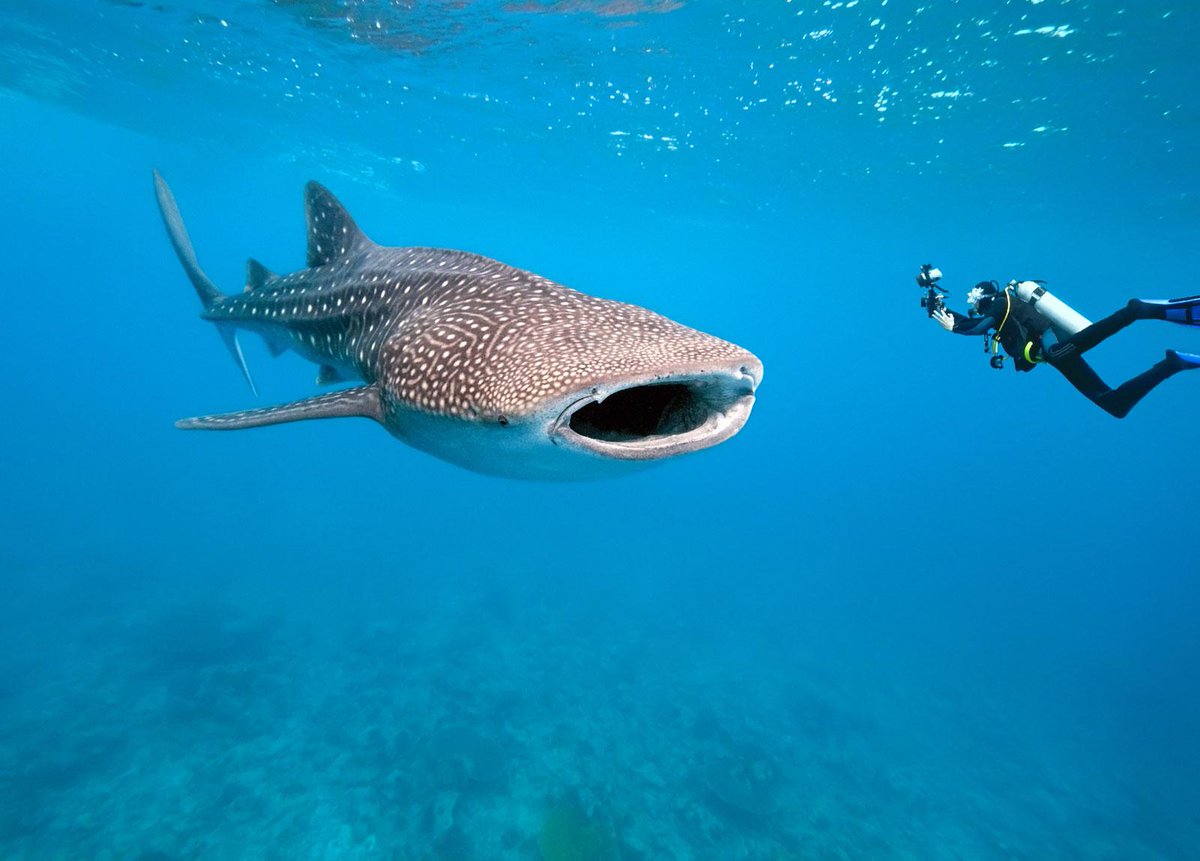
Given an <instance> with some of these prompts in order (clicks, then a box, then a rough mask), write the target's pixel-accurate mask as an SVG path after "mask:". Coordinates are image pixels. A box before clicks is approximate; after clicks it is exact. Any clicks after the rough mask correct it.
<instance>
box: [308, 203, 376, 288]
mask: <svg viewBox="0 0 1200 861" xmlns="http://www.w3.org/2000/svg"><path fill="white" fill-rule="evenodd" d="M304 214H305V217H306V218H307V219H308V266H309V268H312V267H314V266H324V265H325V264H326V263H330V262H332V261H336V260H341V259H343V258H345V257H348V256H350V255H351V254H353V253H354V252H355V251H357V250H359V249H360V248H362V247H363V246H364V245H366V244H370V242H371V240H370V239H368V238H367V236H366V234H365V233H363V232H362V231H361V230H359V229H358V225H357V224H355V223H354V219H353V218H351V217H350V213H349V212H347V211H346V207H344V206H342V205H341V204H340V203H339V202H338V199H337V198H336V197H334V196H333V195H332V194H331V193H330V191H329V189H327V188H326V187H325V186H323V185H321V184H320V183H319V182H310V183H309V184H308V185H306V186H305V187H304Z"/></svg>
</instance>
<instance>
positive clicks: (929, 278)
mask: <svg viewBox="0 0 1200 861" xmlns="http://www.w3.org/2000/svg"><path fill="white" fill-rule="evenodd" d="M941 280H942V270H941V269H938V268H937V267H936V266H934V265H933V264H932V263H926V264H925V265H924V266H922V267H921V271H920V272H919V273H918V274H917V286H918V287H922V288H924V289H925V291H926V293H925V295H924V296H922V297H921V307H922V308H924V309H925V313H926V314H928V315H929V316H930V317H932V316H933V315H934V314H936V313H937V312H938V311H940V310H941V309H942V308H944V307H945V306H946V301H945V300H946V294H947V293H949V292H950V291H949V290H939V289H938V287H937V283H938V282H939V281H941Z"/></svg>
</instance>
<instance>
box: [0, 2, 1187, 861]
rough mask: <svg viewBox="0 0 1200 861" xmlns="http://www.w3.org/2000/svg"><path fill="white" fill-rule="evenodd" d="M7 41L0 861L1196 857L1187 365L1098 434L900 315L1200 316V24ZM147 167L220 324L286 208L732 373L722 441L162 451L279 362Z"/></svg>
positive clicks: (253, 13)
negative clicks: (656, 328)
mask: <svg viewBox="0 0 1200 861" xmlns="http://www.w3.org/2000/svg"><path fill="white" fill-rule="evenodd" d="M985 6H986V7H987V8H986V9H985V8H984V7H985ZM3 12H4V21H5V26H4V27H3V28H2V29H0V41H2V43H3V51H0V87H2V91H0V132H2V133H0V188H3V207H2V208H0V225H2V227H3V229H2V230H0V235H2V236H3V241H2V244H0V248H2V249H3V254H2V255H0V273H2V278H3V297H4V302H5V307H4V310H3V316H4V320H5V323H4V327H3V328H4V338H3V341H2V345H3V346H2V347H0V350H2V355H3V357H4V365H5V371H6V374H5V406H4V419H5V421H4V423H3V428H2V431H0V433H2V434H3V450H4V452H5V456H4V459H3V468H2V469H0V492H2V496H0V498H2V499H3V500H4V508H5V516H4V518H3V523H4V526H3V535H4V539H3V542H2V543H0V857H3V858H6V859H7V858H12V859H24V858H29V859H42V858H98V859H145V861H150V859H186V858H205V859H207V858H219V859H224V858H330V859H333V858H353V859H358V858H363V859H374V858H382V859H454V858H483V859H493V858H494V859H545V861H564V859H608V858H625V859H660V858H681V859H692V858H695V859H735V858H748V859H785V858H822V859H823V858H922V859H925V858H930V859H933V858H1088V859H1091V858H1108V859H1135V858H1198V857H1200V817H1198V816H1197V810H1200V788H1198V785H1197V783H1196V780H1195V775H1196V774H1197V771H1198V769H1200V691H1198V684H1200V625H1198V624H1197V619H1198V618H1200V586H1198V585H1197V575H1200V565H1198V563H1197V561H1196V552H1197V545H1196V539H1195V529H1196V498H1197V495H1196V482H1197V480H1198V479H1200V475H1198V473H1197V460H1196V454H1195V444H1196V424H1197V421H1198V420H1200V408H1198V407H1200V375H1196V377H1195V378H1193V377H1191V376H1189V375H1181V376H1179V377H1177V378H1175V379H1172V380H1170V381H1168V382H1167V383H1165V384H1164V385H1163V387H1162V388H1161V389H1160V390H1157V391H1155V392H1154V393H1153V394H1151V395H1150V396H1149V397H1148V398H1147V399H1146V400H1145V401H1144V402H1143V403H1142V404H1141V405H1139V406H1138V408H1137V409H1136V410H1135V411H1134V412H1133V414H1132V415H1131V416H1130V417H1129V418H1128V419H1126V420H1124V421H1115V420H1113V419H1111V418H1110V417H1108V416H1107V415H1105V414H1104V413H1102V412H1101V411H1100V410H1098V409H1097V408H1095V407H1094V406H1093V405H1091V404H1090V403H1088V402H1087V401H1086V400H1085V399H1083V398H1082V397H1080V396H1079V395H1078V394H1076V393H1075V392H1074V391H1073V390H1072V389H1071V388H1070V386H1069V385H1068V384H1067V383H1066V382H1065V381H1064V380H1063V379H1062V378H1061V377H1059V376H1058V375H1057V374H1055V373H1054V372H1053V371H1052V370H1050V369H1047V368H1042V369H1038V370H1037V371H1036V372H1034V373H1032V374H1023V375H1020V376H1018V375H1016V374H1014V373H1013V372H1012V370H1011V368H1009V367H1006V368H1005V369H1004V371H1003V372H996V371H993V370H991V369H989V368H988V366H987V362H986V357H985V356H984V354H983V353H982V350H981V345H980V342H979V340H977V339H967V338H951V337H948V336H946V335H945V333H943V332H942V330H941V329H940V328H938V327H937V326H936V325H934V324H933V323H931V322H930V321H929V320H927V318H926V316H925V314H924V312H923V311H922V310H921V308H920V307H918V299H919V296H920V291H918V289H917V288H916V287H915V285H914V283H913V280H912V278H913V275H914V274H915V272H916V270H917V267H918V266H919V265H920V264H921V263H925V262H933V263H934V264H936V265H938V266H940V267H941V268H942V269H943V271H944V272H945V273H946V278H945V281H944V284H945V286H947V287H948V288H950V290H951V291H952V292H951V295H950V297H949V301H950V304H951V305H952V307H956V308H958V309H960V310H962V309H963V298H962V297H963V296H964V295H965V292H966V290H967V289H968V288H969V287H970V286H971V285H972V284H974V283H975V281H978V280H981V279H991V278H995V279H998V280H999V281H1000V282H1001V283H1004V282H1006V281H1007V280H1009V279H1010V278H1014V277H1016V278H1033V277H1036V278H1045V279H1048V282H1049V286H1050V289H1051V290H1052V291H1054V292H1055V293H1056V295H1058V296H1060V297H1061V298H1063V299H1064V300H1065V301H1067V302H1068V303H1069V304H1071V305H1072V306H1074V307H1075V308H1077V309H1078V310H1080V311H1081V312H1082V313H1084V314H1086V315H1087V316H1089V317H1091V318H1093V319H1097V318H1099V317H1101V316H1103V315H1105V314H1107V313H1109V312H1110V311H1112V310H1114V309H1115V308H1117V307H1119V306H1120V305H1121V304H1123V303H1124V302H1125V301H1126V300H1127V299H1128V298H1129V297H1130V296H1143V297H1148V298H1165V297H1168V296H1179V295H1184V294H1188V293H1195V292H1198V288H1197V287H1196V255H1195V252H1196V248H1197V247H1200V246H1198V242H1197V239H1198V229H1197V228H1198V227H1200V199H1198V197H1197V192H1198V175H1197V164H1198V163H1200V161H1198V157H1200V113H1198V111H1197V105H1196V94H1195V82H1196V81H1197V80H1198V79H1200V77H1198V75H1200V61H1198V60H1197V55H1196V53H1195V50H1194V43H1195V40H1196V37H1197V35H1198V34H1200V8H1198V7H1196V6H1195V5H1194V4H1189V3H1184V2H1180V0H1173V2H1160V0H1150V2H1144V3H1143V2H1139V3H1138V4H1121V3H1116V2H1082V0H1075V2H1071V0H1028V2H1025V0H1020V2H1018V0H1009V2H1003V3H1001V2H996V3H992V4H970V3H928V4H922V3H916V2H906V0H857V2H855V0H850V2H836V3H829V2H824V3H822V2H817V0H794V2H788V0H753V2H751V0H745V2H727V3H709V2H679V0H627V2H615V0H614V2H608V0H563V2H553V3H552V2H513V3H501V2H491V0H487V2H461V0H460V2H436V0H431V2H428V3H420V4H407V3H393V2H382V0H380V2H371V0H343V2H330V0H276V2H273V3H267V2H251V0H227V2H218V0H186V2H176V0H162V2H152V0H146V2H139V0H120V2H115V0H114V2H84V0H76V2H49V1H48V0H34V2H25V3H19V4H18V3H4V4H3ZM151 167H157V168H159V169H160V170H161V171H162V172H163V174H164V175H165V176H166V178H167V179H168V181H170V182H171V184H172V186H173V188H174V190H175V193H176V195H177V197H178V199H179V203H180V206H181V209H182V211H183V214H184V217H185V219H186V220H187V222H188V225H189V228H190V230H191V234H192V238H193V241H194V243H195V245H196V249H197V253H198V255H199V258H200V261H201V263H202V264H203V265H204V267H205V268H206V270H207V271H208V273H209V275H210V276H212V277H213V279H214V280H215V281H216V282H217V283H218V284H219V285H221V286H222V287H223V288H224V289H226V290H230V291H233V290H237V289H239V287H240V285H241V284H242V283H243V281H242V279H243V277H244V270H243V267H244V261H245V258H246V257H249V256H253V257H255V258H257V259H260V260H262V261H263V262H264V263H266V264H267V265H268V266H270V267H272V268H273V269H276V270H278V271H287V270H290V269H293V268H298V267H300V266H301V265H302V264H303V247H304V230H303V215H302V207H301V188H302V185H303V183H304V182H305V181H306V180H308V179H317V180H319V181H321V182H323V183H324V184H326V185H328V186H329V187H330V188H331V189H332V190H333V191H334V193H335V194H337V195H338V196H339V197H340V198H341V199H342V201H343V202H344V203H345V204H346V205H347V207H348V208H349V209H350V211H351V212H352V213H353V214H354V216H355V218H356V220H357V221H358V223H359V224H360V225H361V226H362V227H363V228H364V230H365V231H366V232H367V233H368V235H370V236H372V237H373V238H374V239H376V240H377V241H380V242H384V243H387V244H395V245H439V246H447V247H453V248H463V249H467V250H471V251H476V252H480V253H483V254H487V255H489V256H493V257H496V258H499V259H501V260H504V261H505V262H508V263H511V264H514V265H518V266H522V267H525V268H529V269H532V270H534V271H536V272H538V273H540V274H543V275H546V276H548V277H550V278H553V279H555V280H557V281H559V282H562V283H565V284H567V285H569V286H572V287H575V288H577V289H580V290H583V291H585V292H589V293H594V294H598V295H602V296H606V297H610V298H615V299H621V300H625V301H630V302H635V303H638V304H641V305H645V306H648V307H650V308H653V309H655V310H657V311H660V312H662V313H664V314H667V315H668V316H670V317H672V318H674V319H677V320H679V321H681V322H683V323H686V324H689V325H692V326H695V327H697V328H700V329H703V330H705V331H709V332H712V333H713V334H716V335H719V336H721V337H724V338H727V339H729V340H732V341H735V342H737V343H739V344H741V345H743V346H745V347H747V348H749V349H751V350H753V351H754V352H755V353H756V354H757V355H758V356H759V357H760V358H761V359H762V360H763V362H764V365H765V370H766V374H765V379H764V382H763V385H762V387H761V388H760V389H759V398H758V403H757V405H756V406H755V410H754V414H753V416H752V417H751V419H750V421H749V422H748V424H747V425H746V427H745V428H744V429H743V431H742V432H741V433H740V434H739V435H738V436H737V437H735V438H734V439H733V440H731V441H729V442H728V443H726V444H723V445H721V446H719V447H717V448H715V449H713V450H710V451H706V452H703V453H700V454H696V455H692V456H688V457H684V458H681V459H678V460H674V461H671V462H668V463H664V464H661V465H658V466H656V467H654V468H651V469H647V470H646V471H644V472H641V473H639V474H636V475H634V476H632V477H628V478H622V479H618V480H611V481H605V482H596V483H583V484H545V483H521V482H515V481H507V480H500V479H494V478H487V477H482V476H477V475H474V474H471V473H468V472H465V471H463V470H461V469H458V468H455V467H452V466H450V465H447V464H445V463H442V462H440V461H437V460H434V459H432V458H430V457H428V456H426V455H423V454H421V453H418V452H416V451H414V450H411V449H408V448H406V447H404V446H402V445H400V444H398V443H397V442H396V441H395V440H393V439H392V438H391V437H390V436H388V435H387V434H386V433H385V432H383V431H382V430H381V429H379V428H378V427H376V426H374V425H372V424H371V423H368V422H355V421H345V422H319V423H309V424H298V425H291V426H287V427H282V428H275V429H269V430H262V431H247V432H245V433H237V434H199V433H184V432H182V431H177V430H175V429H174V428H173V426H172V422H173V421H174V420H175V419H177V418H180V417H183V416H189V415H195V414H199V413H205V412H215V411H220V410H233V409H241V408H245V407H248V406H257V405H264V404H267V403H273V402H281V401H284V400H290V399H294V398H298V397H303V396H306V395H308V394H310V393H312V392H314V391H315V390H316V389H315V387H314V385H313V381H312V378H313V375H314V373H315V369H314V368H313V367H311V366H310V365H308V364H307V363H305V362H303V361H301V360H299V359H297V358H296V357H295V356H291V355H289V356H285V357H282V358H280V359H271V358H270V357H269V356H268V354H267V352H266V350H265V348H263V347H262V346H261V345H260V344H259V343H257V341H256V339H254V338H245V339H244V340H245V341H246V342H247V353H248V359H249V363H250V365H251V368H252V370H253V372H254V374H255V376H256V380H257V383H258V386H259V391H260V392H261V399H260V400H257V401H256V400H254V399H253V397H252V396H251V394H250V393H249V392H248V391H247V389H246V386H245V384H244V382H243V381H242V380H241V379H240V375H239V374H238V372H237V369H236V368H235V367H233V365H232V364H231V362H230V361H229V357H228V355H227V354H226V353H225V351H224V349H223V348H222V346H221V344H220V341H219V339H218V338H217V336H216V334H215V333H214V332H213V331H212V330H211V327H209V326H208V325H206V324H203V323H202V322H200V321H199V320H197V319H196V314H197V312H198V311H199V306H198V304H197V302H196V299H195V297H194V295H193V292H192V290H191V287H190V286H189V284H188V283H187V281H186V278H185V276H184V274H183V272H182V271H181V270H180V268H179V265H178V263H177V261H176V260H175V258H174V255H173V254H172V252H171V249H170V246H169V244H168V242H167V241H166V237H165V234H164V231H163V229H162V225H161V221H160V219H159V216H158V213H157V211H156V208H155V205H154V199H153V194H152V189H151V183H150V170H151ZM1168 347H1173V348H1178V349H1182V350H1192V351H1200V330H1198V329H1187V328H1185V327H1180V326H1173V325H1171V324H1166V323H1140V324H1138V325H1136V326H1134V327H1132V328H1131V329H1129V330H1127V331H1125V332H1123V333H1121V334H1120V335H1119V336H1118V337H1116V338H1114V339H1113V340H1112V341H1110V342H1108V343H1105V344H1104V345H1102V346H1101V347H1099V348H1098V349H1097V350H1096V351H1095V353H1094V354H1092V358H1093V364H1094V365H1095V366H1096V367H1097V369H1098V370H1099V371H1100V372H1101V374H1102V375H1103V376H1104V377H1105V379H1106V380H1108V381H1109V382H1110V383H1111V384H1114V385H1115V384H1116V383H1118V382H1120V381H1122V380H1123V379H1125V378H1127V377H1129V376H1131V375H1133V374H1135V373H1138V372H1140V371H1141V370H1143V369H1144V368H1145V367H1147V366H1148V365H1149V364H1151V363H1152V362H1154V361H1156V360H1158V359H1159V358H1161V356H1162V350H1163V349H1165V348H1168Z"/></svg>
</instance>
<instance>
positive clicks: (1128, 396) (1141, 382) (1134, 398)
mask: <svg viewBox="0 0 1200 861" xmlns="http://www.w3.org/2000/svg"><path fill="white" fill-rule="evenodd" d="M1046 359H1047V361H1048V362H1049V363H1050V364H1051V365H1053V366H1054V367H1055V368H1056V369H1057V370H1058V371H1059V372H1060V373H1061V374H1062V375H1063V376H1064V377H1066V378H1067V380H1068V382H1070V383H1071V385H1073V386H1074V387H1075V388H1076V389H1078V390H1079V391H1080V392H1081V393H1082V394H1083V395H1084V397H1086V398H1087V399H1088V400H1090V401H1091V402H1092V403H1094V404H1095V405H1096V406H1098V407H1100V408H1101V409H1102V410H1104V411H1105V412H1107V413H1108V414H1109V415H1111V416H1114V417H1116V418H1119V419H1123V418H1125V416H1127V415H1128V414H1129V411H1130V410H1132V409H1133V408H1134V406H1135V405H1136V404H1137V402H1138V401H1140V400H1141V399H1142V398H1144V397H1145V396H1146V395H1147V394H1149V393H1150V390H1151V389H1153V388H1154V387H1155V386H1157V385H1158V384H1159V383H1161V382H1162V381H1163V380H1166V379H1168V378H1170V377H1172V376H1174V375H1175V374H1177V373H1179V372H1180V371H1185V370H1189V369H1192V368H1200V356H1193V355H1191V354H1189V353H1177V352H1175V351H1174V350H1167V355H1166V358H1164V359H1163V360H1162V361H1161V362H1157V363H1155V364H1153V365H1151V366H1150V368H1149V370H1147V371H1144V372H1143V373H1141V374H1138V375H1137V376H1136V377H1134V378H1133V379H1131V380H1128V381H1127V382H1124V383H1122V384H1121V385H1119V386H1117V387H1116V388H1115V389H1110V388H1109V387H1108V386H1106V385H1105V384H1104V381H1103V380H1101V379H1100V376H1099V375H1098V374H1097V373H1096V372H1095V371H1093V370H1092V368H1091V366H1090V365H1088V363H1087V362H1085V361H1084V360H1083V357H1082V356H1080V355H1079V353H1077V352H1074V351H1070V352H1067V353H1065V354H1063V353H1060V355H1059V356H1057V357H1054V356H1051V355H1049V354H1048V355H1047V357H1046Z"/></svg>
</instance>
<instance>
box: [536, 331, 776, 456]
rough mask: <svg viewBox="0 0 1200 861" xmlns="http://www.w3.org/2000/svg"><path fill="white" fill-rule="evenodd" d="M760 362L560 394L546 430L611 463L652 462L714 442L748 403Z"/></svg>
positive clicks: (733, 427)
mask: <svg viewBox="0 0 1200 861" xmlns="http://www.w3.org/2000/svg"><path fill="white" fill-rule="evenodd" d="M761 380H762V363H761V362H759V361H758V359H757V358H755V357H754V356H753V355H751V354H750V353H746V354H745V356H744V357H743V358H742V360H741V361H739V362H736V363H734V364H731V365H729V366H727V367H718V368H712V369H697V370H694V371H675V372H673V373H665V374H656V375H653V376H648V377H634V378H627V379H613V380H610V381H605V382H604V383H601V384H598V385H596V386H594V387H592V388H591V389H589V390H586V391H583V392H578V393H576V395H575V396H574V397H571V398H567V399H565V400H566V401H567V403H566V406H565V407H564V409H563V410H562V412H561V413H560V414H559V416H558V418H557V419H556V420H555V422H554V423H553V425H552V426H551V428H550V436H551V438H552V440H553V441H554V443H555V444H556V445H560V446H564V447H567V448H576V449H579V450H580V451H583V452H589V453H591V454H594V455H598V456H600V457H605V458H614V459H616V460H630V461H643V460H658V459H660V458H664V457H672V456H674V455H679V454H687V453H688V452H693V451H699V450H701V449H705V448H708V447H709V446H714V445H716V444H717V443H720V442H724V441H725V440H727V439H729V438H730V437H731V436H733V435H734V434H735V433H737V432H738V431H739V430H740V429H741V427H742V425H744V424H745V423H746V419H748V418H749V417H750V410H751V408H752V407H753V406H754V392H755V389H757V388H758V384H759V382H760V381H761Z"/></svg>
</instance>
